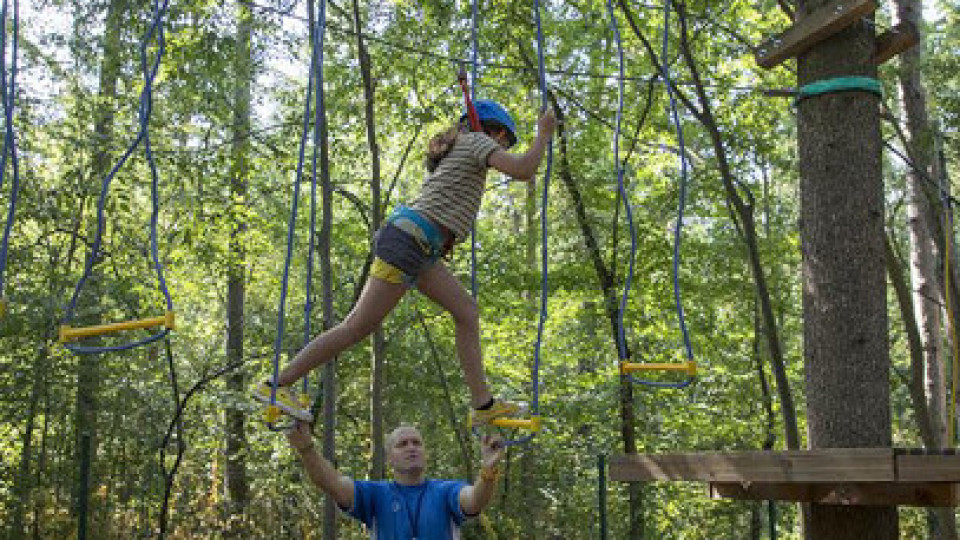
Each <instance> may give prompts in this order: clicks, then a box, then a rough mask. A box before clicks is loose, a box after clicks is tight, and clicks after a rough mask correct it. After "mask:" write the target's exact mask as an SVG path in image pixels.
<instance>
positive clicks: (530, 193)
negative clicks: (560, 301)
mask: <svg viewBox="0 0 960 540" xmlns="http://www.w3.org/2000/svg"><path fill="white" fill-rule="evenodd" d="M538 187H539V186H538V182H535V181H532V182H527V183H526V190H525V196H524V204H523V210H524V212H523V215H524V219H523V234H524V257H523V258H524V265H525V266H526V267H527V268H528V269H529V270H530V275H539V274H540V272H539V265H538V262H539V259H540V258H539V257H537V247H538V246H539V245H540V239H539V238H538V232H539V231H540V226H539V225H538V223H537V194H538V189H537V188H538ZM540 211H541V212H546V211H547V209H546V208H541V209H540ZM517 233H518V234H519V233H520V231H517ZM522 294H523V296H524V297H525V298H524V299H523V302H524V303H529V305H530V306H531V307H532V308H533V313H539V311H540V309H539V306H540V295H539V294H537V292H536V290H534V289H532V288H527V287H523V292H522ZM536 317H537V316H536V315H535V316H534V317H533V318H531V320H537V318H536ZM529 358H531V359H532V358H533V356H532V354H531V356H530V357H529ZM530 390H531V391H532V388H531V389H530ZM519 465H520V467H519V468H520V489H518V490H517V492H518V493H517V494H518V495H519V501H517V502H518V503H519V504H521V505H523V507H524V508H525V509H526V510H527V511H528V512H530V514H529V515H531V516H538V515H540V510H539V509H540V504H539V502H540V497H538V496H537V493H536V485H537V482H536V478H535V477H534V476H535V474H536V471H537V445H536V443H531V444H527V445H526V447H525V448H524V449H523V452H522V453H520V463H519ZM538 524H539V520H537V519H526V520H524V521H523V526H524V537H526V538H538V537H539V536H541V535H540V534H538V531H537V525H538Z"/></svg>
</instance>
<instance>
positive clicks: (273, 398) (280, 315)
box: [270, 18, 319, 405]
mask: <svg viewBox="0 0 960 540" xmlns="http://www.w3.org/2000/svg"><path fill="white" fill-rule="evenodd" d="M318 19H319V18H318ZM315 41H316V37H315V38H314V41H313V42H311V45H312V46H315V45H316V42H315ZM318 64H319V59H318V58H317V53H316V51H315V50H313V51H311V54H310V76H309V79H308V81H307V95H306V99H305V105H304V110H303V125H302V129H301V132H300V145H299V150H298V154H297V169H296V176H295V177H294V181H293V197H292V201H291V203H290V219H289V221H288V222H287V251H286V256H285V258H284V261H283V277H282V278H281V281H280V304H279V306H278V308H277V337H276V339H275V340H274V342H273V379H272V382H273V384H272V385H271V388H270V404H271V405H276V403H277V379H278V378H279V377H280V354H281V352H282V349H283V334H284V326H285V320H284V319H285V316H284V314H285V311H286V305H287V290H288V288H289V284H290V262H291V260H292V259H293V245H294V243H295V242H294V241H295V237H296V234H295V232H296V228H297V207H298V205H299V202H300V180H301V178H302V177H303V162H304V161H305V155H306V146H307V136H308V135H309V133H310V113H311V101H310V100H311V98H312V97H313V92H314V90H315V89H314V79H315V78H317V77H316V75H317V70H318Z"/></svg>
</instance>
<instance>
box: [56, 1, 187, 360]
mask: <svg viewBox="0 0 960 540" xmlns="http://www.w3.org/2000/svg"><path fill="white" fill-rule="evenodd" d="M169 4H170V1H169V0H163V2H162V3H161V2H159V1H158V0H155V1H154V3H153V15H152V21H151V24H150V27H149V28H148V29H147V32H146V33H145V34H144V37H143V39H142V41H141V43H140V68H141V70H142V72H143V79H144V81H143V82H144V85H143V90H142V91H141V93H140V105H139V107H138V110H137V115H138V120H139V122H140V129H139V131H138V133H137V136H136V138H135V139H134V140H133V142H132V143H130V145H129V146H128V147H127V149H126V151H125V152H124V153H123V155H122V156H121V158H120V160H119V161H118V162H117V163H116V165H114V166H113V168H112V169H111V170H110V172H109V173H108V174H107V176H106V177H105V178H104V180H103V187H102V189H101V191H100V198H99V201H98V202H97V232H96V236H95V237H94V241H93V246H92V248H91V249H90V253H89V255H88V256H87V261H86V265H85V266H84V269H83V276H82V277H81V278H80V280H79V281H78V282H77V285H76V288H75V289H74V291H73V297H72V298H71V299H70V303H69V304H68V306H67V310H66V314H65V315H64V318H63V324H62V325H61V326H60V342H61V343H63V345H64V347H66V348H67V349H69V350H71V351H73V352H74V353H77V354H96V353H103V352H111V351H123V350H129V349H133V348H135V347H139V346H141V345H145V344H148V343H153V342H155V341H158V340H160V339H163V338H165V337H166V336H167V335H168V334H169V333H170V331H171V330H173V329H174V314H173V300H172V299H171V298H170V291H169V290H168V289H167V283H166V280H165V279H164V277H163V265H162V264H161V263H160V256H159V253H158V250H157V218H158V215H159V213H160V197H159V194H158V191H159V181H160V178H159V174H158V173H157V165H156V162H155V161H154V157H153V150H152V148H151V146H150V115H151V113H152V111H153V82H154V79H155V78H156V75H157V71H158V69H159V67H160V60H161V58H162V57H163V53H164V50H165V48H166V44H165V41H164V30H163V18H164V16H165V15H166V13H167V8H168V6H169ZM154 39H156V49H157V50H156V54H155V55H154V56H153V58H151V59H149V60H148V57H147V48H148V47H149V46H150V44H151V41H152V40H154ZM141 144H143V150H144V154H145V156H146V159H147V164H148V166H149V168H150V177H151V184H150V191H151V198H152V205H153V210H152V212H151V215H150V256H151V259H152V262H153V266H154V269H155V270H156V273H157V282H158V287H159V289H160V291H161V292H162V293H163V296H164V298H165V300H166V312H165V313H164V315H162V316H158V317H148V318H145V319H140V320H134V321H126V322H120V323H112V324H103V325H97V326H91V327H85V328H73V327H71V326H70V324H69V323H71V322H72V321H73V320H74V318H75V312H76V309H77V301H78V300H79V298H80V292H81V291H82V290H83V286H84V284H85V283H86V281H87V279H89V278H90V275H91V274H92V273H93V267H94V265H96V263H97V261H98V260H99V259H100V256H101V252H100V248H101V244H102V242H103V231H104V228H105V226H106V220H105V216H104V213H105V207H106V201H107V194H108V193H109V191H110V183H111V181H112V180H113V178H114V176H115V175H116V174H117V171H119V170H120V168H121V167H122V166H123V165H124V164H125V163H126V162H127V160H128V159H129V158H130V156H131V155H132V154H133V152H134V151H135V150H136V149H137V148H138V147H139V146H140V145H141ZM157 326H159V327H161V328H160V329H159V330H158V331H156V332H155V333H153V334H152V335H150V336H148V337H145V338H142V339H139V340H134V341H130V342H127V343H123V344H120V345H109V346H87V345H80V344H77V343H73V341H75V340H79V339H82V338H86V337H94V336H100V335H104V334H110V333H116V332H122V331H126V330H133V329H146V328H154V327H157Z"/></svg>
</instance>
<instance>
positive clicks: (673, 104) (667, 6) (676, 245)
mask: <svg viewBox="0 0 960 540" xmlns="http://www.w3.org/2000/svg"><path fill="white" fill-rule="evenodd" d="M671 8H672V6H671V2H670V0H665V1H664V7H663V49H662V52H661V54H660V58H661V62H660V65H661V66H662V73H663V82H664V85H665V86H666V88H667V96H668V97H669V98H670V119H671V120H672V121H673V125H674V127H675V128H676V132H677V147H678V150H679V153H680V200H679V202H678V204H677V223H676V225H675V227H674V232H673V296H674V301H675V302H676V307H677V321H678V323H679V325H680V333H681V334H683V346H684V350H685V352H686V356H687V359H688V360H693V348H692V347H691V346H690V333H689V332H688V331H687V323H686V319H685V317H684V313H683V301H682V300H681V297H680V241H681V238H682V235H681V232H682V231H683V212H684V208H685V207H686V201H687V159H686V145H685V144H684V140H683V127H682V126H681V125H680V116H679V113H678V112H677V100H676V95H675V94H676V88H675V87H674V86H673V80H672V79H671V78H670V68H669V60H668V59H667V54H668V53H669V52H670V39H669V37H670V10H671Z"/></svg>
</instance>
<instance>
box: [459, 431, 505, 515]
mask: <svg viewBox="0 0 960 540" xmlns="http://www.w3.org/2000/svg"><path fill="white" fill-rule="evenodd" d="M480 454H481V465H480V476H478V477H477V479H476V481H474V482H473V485H472V486H467V487H465V488H463V489H461V490H460V495H459V497H458V499H459V501H460V508H461V509H462V510H463V513H464V514H466V515H468V516H475V515H477V514H479V513H480V512H482V511H483V509H484V508H486V507H487V505H489V504H490V499H492V498H493V492H494V491H495V490H496V488H497V478H498V477H499V475H500V459H501V458H502V457H503V439H501V438H500V437H497V436H492V435H484V437H483V439H482V440H481V449H480Z"/></svg>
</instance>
